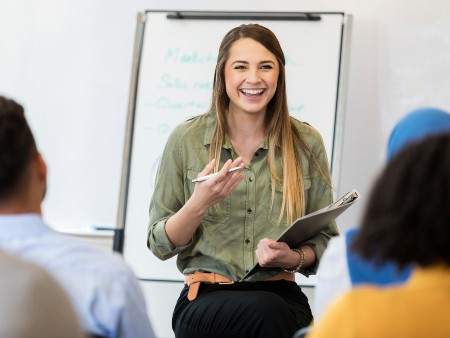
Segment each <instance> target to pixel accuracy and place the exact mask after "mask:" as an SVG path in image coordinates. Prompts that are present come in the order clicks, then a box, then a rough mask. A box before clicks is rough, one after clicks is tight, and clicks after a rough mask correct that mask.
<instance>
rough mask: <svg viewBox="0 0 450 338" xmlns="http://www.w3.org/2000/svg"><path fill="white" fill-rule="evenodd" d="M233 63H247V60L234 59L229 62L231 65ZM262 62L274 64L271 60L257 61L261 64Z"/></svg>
mask: <svg viewBox="0 0 450 338" xmlns="http://www.w3.org/2000/svg"><path fill="white" fill-rule="evenodd" d="M235 63H244V64H249V62H248V61H244V60H236V61H233V62H232V63H231V65H234V64H235ZM262 63H271V64H275V62H273V61H272V60H263V61H260V62H258V64H262Z"/></svg>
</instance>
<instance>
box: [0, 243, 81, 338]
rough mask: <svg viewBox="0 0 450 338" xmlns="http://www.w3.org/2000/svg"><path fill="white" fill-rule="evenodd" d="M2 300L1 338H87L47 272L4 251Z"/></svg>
mask: <svg viewBox="0 0 450 338" xmlns="http://www.w3.org/2000/svg"><path fill="white" fill-rule="evenodd" d="M0 299H1V301H0V337H1V338H61V337H65V338H83V337H85V335H83V333H82V330H81V326H80V324H79V322H78V318H77V315H76V313H75V310H74V308H73V306H72V304H71V302H70V299H69V297H68V296H67V294H66V293H65V292H64V290H63V289H62V288H61V286H59V284H58V283H57V282H56V281H55V280H54V279H53V278H52V277H51V276H50V275H49V274H48V273H47V272H46V271H45V270H44V269H41V268H39V267H38V266H36V265H34V264H31V263H30V262H26V261H23V260H21V259H19V258H17V257H14V256H11V255H9V254H7V253H5V252H3V251H1V250H0ZM49 318H51V319H50V320H49Z"/></svg>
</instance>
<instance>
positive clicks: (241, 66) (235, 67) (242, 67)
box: [234, 65, 245, 69]
mask: <svg viewBox="0 0 450 338" xmlns="http://www.w3.org/2000/svg"><path fill="white" fill-rule="evenodd" d="M234 69H245V66H243V65H238V66H234Z"/></svg>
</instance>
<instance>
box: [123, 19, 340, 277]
mask: <svg viewBox="0 0 450 338" xmlns="http://www.w3.org/2000/svg"><path fill="white" fill-rule="evenodd" d="M196 13H198V12H196ZM200 14H202V13H200ZM203 14H207V13H203ZM215 14H217V13H215ZM225 14H228V13H225ZM271 14H273V13H271ZM317 15H319V16H320V20H318V21H305V20H289V19H287V20H285V19H282V20H256V19H251V20H249V19H242V20H230V19H217V18H215V19H211V20H201V19H169V18H168V13H167V12H150V11H148V12H145V13H141V14H140V15H139V16H138V20H137V27H136V45H135V57H134V65H133V78H132V82H131V91H130V102H129V114H128V127H127V137H126V145H125V156H124V163H123V175H122V177H123V179H122V193H121V197H122V200H121V202H120V203H119V204H120V205H119V208H120V210H119V219H118V224H119V225H120V224H121V225H122V226H123V228H124V240H123V248H122V251H123V255H124V258H125V260H126V261H127V263H128V264H129V265H131V266H132V268H133V270H134V271H135V273H136V275H137V277H138V278H141V279H150V280H182V279H183V276H182V274H181V273H180V272H179V271H178V269H177V268H176V262H175V258H172V259H170V260H168V261H160V260H159V259H157V258H156V257H154V256H153V254H152V253H151V252H150V251H149V250H148V249H147V247H146V240H147V227H148V208H149V204H150V200H151V196H152V192H153V189H154V180H155V175H156V171H157V167H158V163H159V160H160V157H161V154H162V151H163V148H164V145H165V143H166V141H167V138H168V136H169V134H170V133H171V131H172V130H173V129H174V128H175V127H176V126H177V125H178V124H179V123H181V122H182V121H184V120H186V119H188V118H190V117H192V116H195V115H199V114H203V113H205V112H206V111H207V109H208V108H209V105H210V100H211V90H212V82H213V76H214V68H215V64H216V59H217V53H218V49H219V45H220V42H221V40H222V38H223V37H224V36H225V34H226V33H227V32H228V31H229V30H230V29H232V28H234V27H236V26H238V25H240V24H242V23H250V22H253V23H259V24H261V25H263V26H266V27H268V28H269V29H271V30H272V31H273V32H274V33H275V34H276V36H277V37H278V39H279V41H280V43H281V46H282V48H283V50H284V53H285V56H286V82H287V95H288V105H289V110H290V113H291V115H293V116H295V117H297V118H298V119H300V120H302V121H305V122H308V123H309V124H311V125H312V126H314V127H315V128H316V129H318V130H319V132H320V133H321V134H322V137H323V140H324V143H325V147H326V150H327V153H328V156H329V158H330V164H331V167H332V168H331V169H332V172H333V171H335V169H336V168H338V163H339V161H338V158H337V156H335V155H336V154H337V153H338V151H337V150H336V149H339V146H338V143H339V142H340V140H339V139H338V138H339V137H338V136H339V135H337V133H336V127H337V125H338V122H339V121H341V120H342V119H341V118H340V114H341V113H340V112H339V109H338V108H339V107H340V104H339V99H340V97H341V95H342V88H341V87H342V65H343V56H344V55H345V53H344V51H343V47H342V46H343V45H345V44H343V38H344V37H343V34H344V32H345V29H343V28H344V26H345V22H346V20H345V15H344V14H343V13H325V14H324V13H317ZM341 122H342V121H341ZM341 122H340V123H341ZM331 159H332V161H331ZM167 193H170V187H168V190H167Z"/></svg>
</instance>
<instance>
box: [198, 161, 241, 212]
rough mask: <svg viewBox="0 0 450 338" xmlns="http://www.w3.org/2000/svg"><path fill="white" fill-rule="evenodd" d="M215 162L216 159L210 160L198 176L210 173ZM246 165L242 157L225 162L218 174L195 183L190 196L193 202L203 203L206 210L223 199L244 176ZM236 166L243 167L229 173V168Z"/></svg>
mask: <svg viewBox="0 0 450 338" xmlns="http://www.w3.org/2000/svg"><path fill="white" fill-rule="evenodd" d="M215 162H216V161H215V160H214V159H213V160H212V161H211V162H209V163H208V164H207V165H206V167H205V169H203V171H202V172H201V173H200V174H199V175H198V177H200V176H206V175H209V174H210V173H211V172H212V171H213V169H214V166H215ZM244 166H245V163H244V162H243V161H242V159H241V158H240V157H238V158H237V159H235V160H234V161H231V160H228V161H227V162H225V164H224V166H223V167H222V169H220V170H219V171H218V172H217V176H214V177H211V178H209V179H207V180H205V181H201V182H197V183H195V188H194V193H193V194H192V196H191V198H190V199H191V200H192V201H191V202H195V204H198V205H202V206H203V207H204V211H205V212H206V210H207V209H208V208H209V207H211V206H212V205H214V204H216V203H218V202H220V201H221V200H223V199H224V198H225V197H227V196H228V195H230V194H231V192H232V191H233V190H234V189H235V188H236V186H237V185H238V184H239V182H240V181H241V180H242V179H243V178H244V174H243V173H242V170H243V168H244ZM234 167H241V169H239V170H236V171H233V172H231V173H229V172H228V170H229V169H231V168H234Z"/></svg>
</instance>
